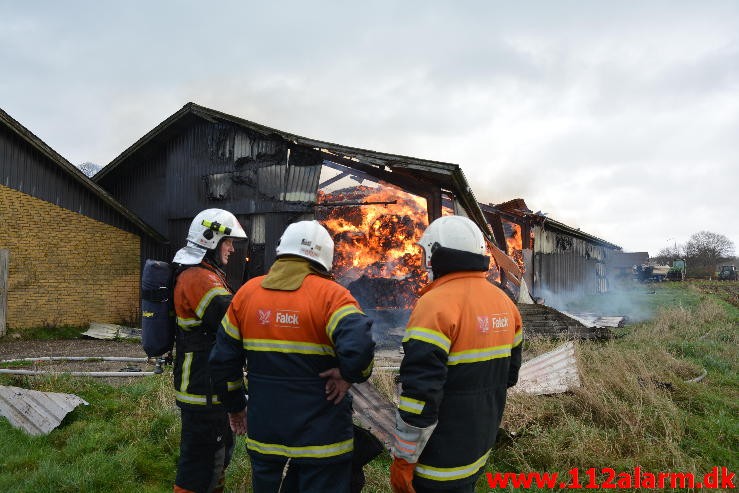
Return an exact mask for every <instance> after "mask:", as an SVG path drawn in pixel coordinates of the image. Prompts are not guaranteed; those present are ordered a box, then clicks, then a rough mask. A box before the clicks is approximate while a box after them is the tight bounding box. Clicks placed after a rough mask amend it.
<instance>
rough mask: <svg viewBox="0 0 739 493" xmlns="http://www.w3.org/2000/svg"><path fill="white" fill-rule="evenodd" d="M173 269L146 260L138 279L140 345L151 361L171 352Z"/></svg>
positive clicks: (160, 263)
mask: <svg viewBox="0 0 739 493" xmlns="http://www.w3.org/2000/svg"><path fill="white" fill-rule="evenodd" d="M174 271H175V269H174V268H173V266H172V265H171V264H169V263H167V262H162V261H160V260H151V259H147V260H146V263H145V264H144V273H143V275H142V276H141V344H142V345H143V346H144V351H146V355H147V356H149V357H150V358H152V357H156V356H161V355H163V354H165V353H168V352H170V351H172V348H173V347H174V340H175V331H176V328H177V319H176V316H175V310H174V274H175V272H174Z"/></svg>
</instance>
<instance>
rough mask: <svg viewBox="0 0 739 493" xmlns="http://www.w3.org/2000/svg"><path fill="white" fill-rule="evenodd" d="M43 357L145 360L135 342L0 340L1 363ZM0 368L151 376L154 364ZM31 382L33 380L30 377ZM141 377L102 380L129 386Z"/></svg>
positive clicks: (50, 364)
mask: <svg viewBox="0 0 739 493" xmlns="http://www.w3.org/2000/svg"><path fill="white" fill-rule="evenodd" d="M43 356H84V357H93V358H94V357H104V356H124V357H131V358H142V357H143V358H145V357H146V353H144V351H143V349H142V348H141V345H140V344H139V343H135V342H123V341H107V340H96V339H72V340H52V341H44V340H11V339H9V338H8V337H3V338H0V360H8V359H19V358H37V357H43ZM0 368H15V369H19V370H35V371H46V372H75V371H83V372H103V371H104V372H111V371H112V372H120V371H126V372H128V371H135V372H150V371H153V370H154V362H153V361H152V362H128V361H38V362H35V361H34V362H31V363H28V364H27V365H26V364H23V365H22V366H19V364H18V363H2V361H0ZM31 378H33V377H31ZM138 378H141V377H135V376H134V377H123V376H121V377H104V378H101V381H105V382H107V383H109V384H111V385H122V384H126V383H131V382H134V381H135V380H137V379H138Z"/></svg>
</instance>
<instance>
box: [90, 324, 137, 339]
mask: <svg viewBox="0 0 739 493" xmlns="http://www.w3.org/2000/svg"><path fill="white" fill-rule="evenodd" d="M82 335H83V336H87V337H91V338H93V339H110V340H113V339H133V340H140V339H141V329H137V328H135V327H124V326H123V325H116V324H103V323H97V322H91V323H90V328H89V329H87V332H83V333H82Z"/></svg>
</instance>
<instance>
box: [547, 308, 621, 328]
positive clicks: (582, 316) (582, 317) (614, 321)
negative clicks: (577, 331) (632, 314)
mask: <svg viewBox="0 0 739 493" xmlns="http://www.w3.org/2000/svg"><path fill="white" fill-rule="evenodd" d="M560 313H562V314H563V315H567V316H568V317H570V318H573V319H575V320H577V321H578V322H580V323H581V324H583V325H584V326H585V327H587V328H589V329H592V328H594V327H595V328H599V329H603V328H606V327H607V328H612V329H615V328H617V327H623V326H624V323H625V321H626V317H604V316H601V315H597V314H595V313H569V312H560Z"/></svg>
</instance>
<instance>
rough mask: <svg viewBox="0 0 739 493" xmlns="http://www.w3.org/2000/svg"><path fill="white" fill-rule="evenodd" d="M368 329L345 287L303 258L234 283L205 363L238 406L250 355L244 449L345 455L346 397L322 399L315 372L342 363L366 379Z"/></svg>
mask: <svg viewBox="0 0 739 493" xmlns="http://www.w3.org/2000/svg"><path fill="white" fill-rule="evenodd" d="M280 276H287V278H288V279H290V280H292V281H291V282H288V283H287V284H288V285H289V286H284V287H280V286H279V284H280V283H275V282H273V280H274V278H276V277H280ZM296 279H297V282H293V281H295V280H296ZM265 286H271V287H270V288H267V287H265ZM371 327H372V320H371V319H370V318H369V317H367V316H366V315H365V314H364V313H362V311H361V310H360V308H359V305H358V304H357V302H356V300H355V299H354V298H353V297H352V296H351V294H350V293H349V291H348V290H347V289H346V288H344V287H343V286H341V285H340V284H338V283H336V282H335V281H333V280H331V279H328V278H326V277H325V276H321V275H318V272H317V271H315V270H314V269H312V268H311V267H310V264H309V262H308V261H306V260H303V259H297V258H279V259H277V261H276V262H275V264H273V266H272V268H271V269H270V272H269V274H268V275H267V276H261V277H257V278H254V279H252V280H250V281H249V282H247V283H246V284H245V285H244V286H242V287H241V289H239V291H238V292H237V293H236V295H235V296H234V299H233V302H232V303H231V306H230V307H229V309H228V311H227V313H226V316H225V317H224V319H223V322H222V324H221V328H220V329H219V330H218V335H217V340H216V345H215V347H214V348H213V351H212V353H211V357H210V365H211V369H212V371H213V376H214V382H215V383H216V386H217V389H218V391H219V393H220V394H221V395H223V401H224V404H225V406H226V409H227V410H228V411H229V412H236V411H240V410H242V409H244V406H245V405H246V401H245V398H244V393H243V392H241V391H239V390H238V387H239V384H238V382H239V381H240V377H241V372H242V368H243V366H244V361H245V360H246V365H247V375H248V376H247V381H248V394H249V406H248V409H247V430H248V431H247V434H248V437H247V440H246V445H247V449H248V451H249V453H250V454H256V455H258V456H260V457H262V458H263V459H265V460H281V461H284V460H285V458H286V457H287V458H290V459H291V460H292V461H293V462H302V463H315V462H324V463H325V462H340V461H345V460H349V459H350V458H351V454H352V450H353V432H352V419H351V397H350V395H349V394H348V393H347V396H346V397H345V398H344V399H343V401H342V402H340V403H339V404H338V405H335V404H334V403H333V402H331V401H328V400H327V399H326V392H325V385H326V381H325V380H324V379H323V378H320V377H319V376H318V374H319V373H321V372H323V371H325V370H328V369H330V368H339V370H340V372H341V375H342V377H343V378H344V380H347V381H348V382H352V383H355V382H362V381H365V380H367V378H369V376H370V374H371V372H372V364H373V357H374V346H375V343H374V342H373V341H372V334H371Z"/></svg>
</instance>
